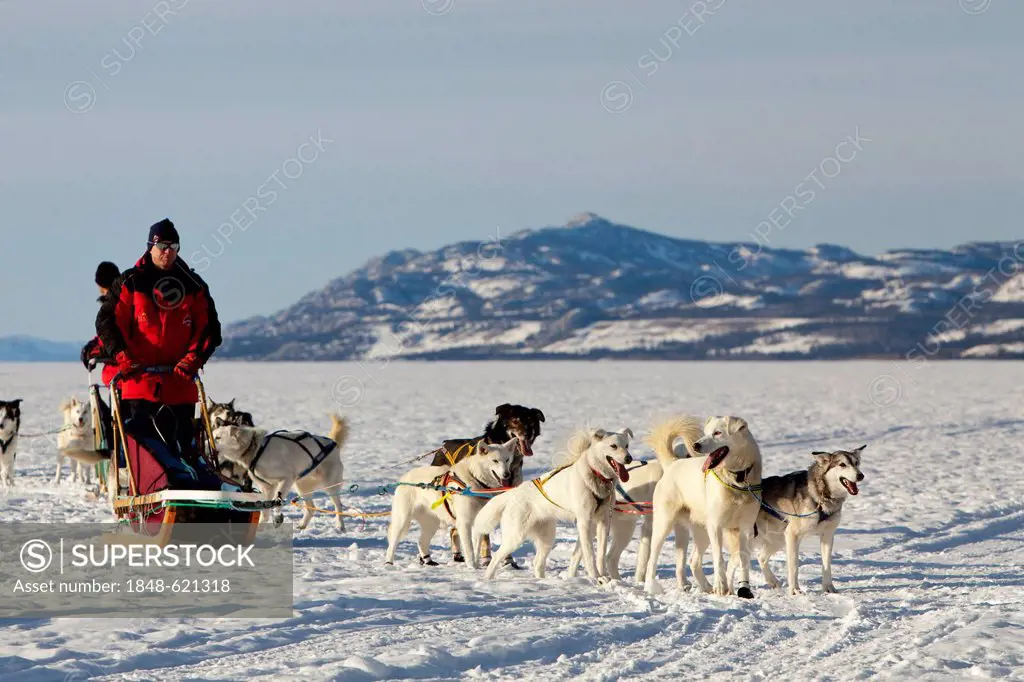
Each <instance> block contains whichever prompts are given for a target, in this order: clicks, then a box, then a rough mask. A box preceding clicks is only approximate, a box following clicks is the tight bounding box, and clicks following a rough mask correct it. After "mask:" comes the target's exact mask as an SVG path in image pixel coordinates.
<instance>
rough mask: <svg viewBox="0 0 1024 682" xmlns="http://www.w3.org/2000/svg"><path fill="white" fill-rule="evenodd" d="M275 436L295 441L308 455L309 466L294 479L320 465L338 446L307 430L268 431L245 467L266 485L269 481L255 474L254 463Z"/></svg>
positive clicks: (325, 437)
mask: <svg viewBox="0 0 1024 682" xmlns="http://www.w3.org/2000/svg"><path fill="white" fill-rule="evenodd" d="M275 438H278V439H281V440H286V441H288V442H290V443H295V444H296V445H298V446H299V447H300V448H302V449H303V451H305V453H306V454H307V455H308V456H309V466H308V467H306V469H305V470H304V471H303V472H302V473H301V474H299V475H298V476H296V477H295V479H296V480H298V479H300V478H303V477H304V476H307V475H309V474H310V472H312V471H313V470H314V469H316V468H317V467H318V466H320V463H321V462H323V461H324V460H325V459H327V455H329V454H331V453H332V452H334V450H335V448H337V447H338V444H337V443H335V442H334V441H333V440H331V439H330V438H328V437H327V436H315V435H313V434H312V433H309V432H308V431H294V432H293V431H274V432H273V433H268V434H267V435H266V436H264V437H263V441H262V442H261V443H260V447H259V449H258V450H256V454H255V455H253V458H252V461H251V462H250V463H249V464H248V466H247V467H246V468H247V469H249V473H250V474H251V475H252V477H253V478H255V479H256V480H257V481H260V482H261V483H265V484H267V485H270V481H265V480H264V479H262V478H260V477H259V476H257V475H256V464H257V463H259V461H260V457H262V456H263V453H264V452H266V451H267V446H268V445H270V441H271V440H273V439H275ZM309 441H313V445H312V448H313V449H312V450H311V449H310V447H307V444H309ZM313 450H317V452H315V453H314V452H313Z"/></svg>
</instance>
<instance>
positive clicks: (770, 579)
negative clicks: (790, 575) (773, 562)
mask: <svg viewBox="0 0 1024 682" xmlns="http://www.w3.org/2000/svg"><path fill="white" fill-rule="evenodd" d="M764 581H765V582H766V583H768V587H770V588H772V589H775V590H777V589H779V588H780V587H782V583H780V582H779V579H778V578H776V577H775V576H774V575H773V576H765V577H764Z"/></svg>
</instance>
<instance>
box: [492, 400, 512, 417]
mask: <svg viewBox="0 0 1024 682" xmlns="http://www.w3.org/2000/svg"><path fill="white" fill-rule="evenodd" d="M511 411H512V406H511V405H510V404H508V403H505V404H504V405H498V406H497V407H496V408H494V414H496V415H498V416H499V417H504V416H505V415H507V414H508V413H509V412H511Z"/></svg>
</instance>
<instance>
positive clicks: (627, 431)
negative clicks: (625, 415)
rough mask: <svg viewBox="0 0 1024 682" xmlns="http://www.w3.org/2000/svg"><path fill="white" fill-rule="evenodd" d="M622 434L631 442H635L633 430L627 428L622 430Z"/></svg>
mask: <svg viewBox="0 0 1024 682" xmlns="http://www.w3.org/2000/svg"><path fill="white" fill-rule="evenodd" d="M622 433H623V434H624V435H625V436H626V437H628V438H629V439H630V440H633V429H631V428H629V427H628V426H627V427H626V428H624V429H622Z"/></svg>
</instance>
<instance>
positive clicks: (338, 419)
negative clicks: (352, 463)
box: [327, 414, 349, 451]
mask: <svg viewBox="0 0 1024 682" xmlns="http://www.w3.org/2000/svg"><path fill="white" fill-rule="evenodd" d="M348 434H349V427H348V420H347V419H345V418H344V417H342V416H341V415H340V414H332V415H331V432H330V433H329V434H327V435H328V437H329V438H330V439H331V440H333V441H334V442H335V443H337V444H338V450H339V451H340V450H341V449H342V448H343V447H345V441H347V440H348Z"/></svg>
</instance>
